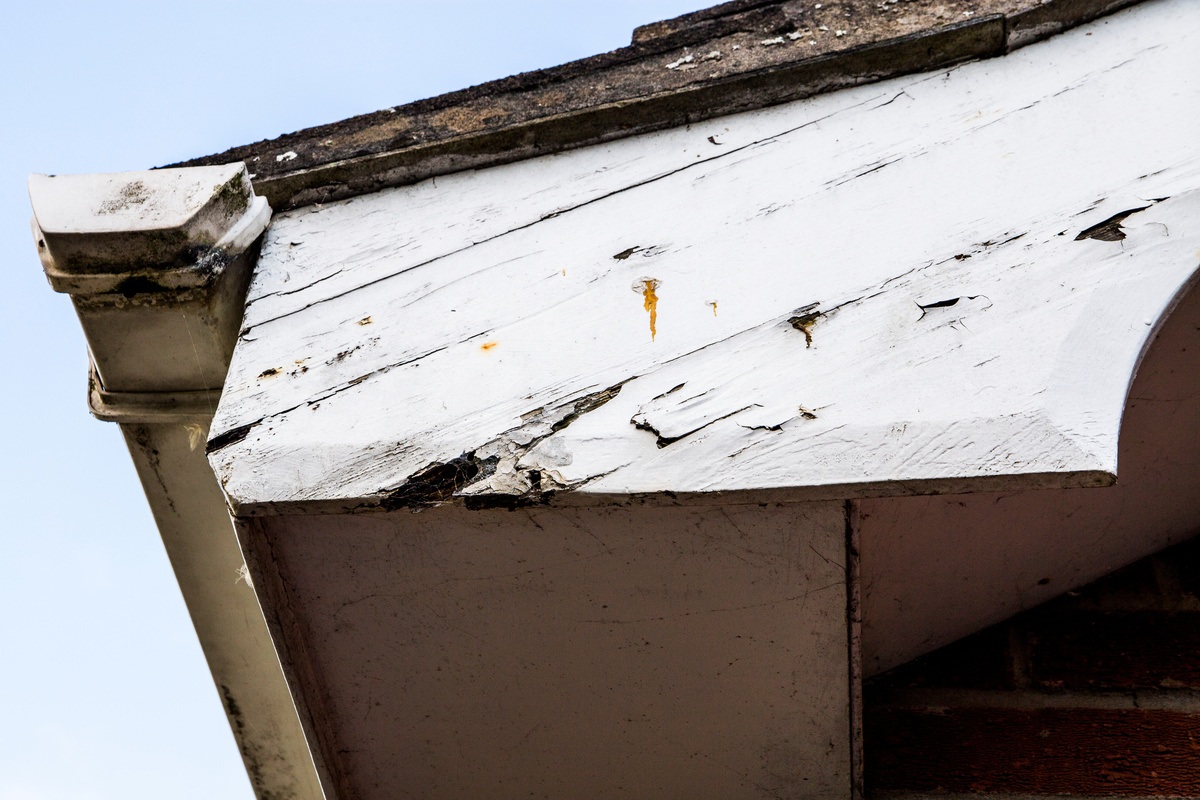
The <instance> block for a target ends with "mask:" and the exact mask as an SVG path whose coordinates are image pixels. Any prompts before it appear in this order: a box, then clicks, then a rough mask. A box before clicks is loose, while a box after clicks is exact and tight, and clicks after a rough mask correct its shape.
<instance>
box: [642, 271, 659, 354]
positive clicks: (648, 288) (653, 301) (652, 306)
mask: <svg viewBox="0 0 1200 800" xmlns="http://www.w3.org/2000/svg"><path fill="white" fill-rule="evenodd" d="M642 284H643V286H644V287H645V288H644V289H642V298H643V300H644V302H643V303H642V305H643V307H644V308H645V309H646V310H647V311H649V312H650V341H654V335H655V334H656V333H657V330H656V329H655V325H656V324H657V323H658V295H657V294H655V293H654V290H655V289H657V288H658V281H656V280H654V279H653V278H646V279H645V280H643V281H642Z"/></svg>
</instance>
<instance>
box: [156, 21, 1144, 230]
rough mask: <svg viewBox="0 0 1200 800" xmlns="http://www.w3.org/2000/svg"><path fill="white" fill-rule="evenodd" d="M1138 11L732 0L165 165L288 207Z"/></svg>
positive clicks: (946, 60)
mask: <svg viewBox="0 0 1200 800" xmlns="http://www.w3.org/2000/svg"><path fill="white" fill-rule="evenodd" d="M1144 1H1145V0H1048V1H1047V0H983V1H982V2H979V1H978V0H976V2H973V3H971V4H970V5H971V8H976V9H979V10H980V11H981V12H983V11H987V10H989V9H999V13H990V14H984V13H978V14H976V12H974V11H971V12H962V14H963V15H966V18H965V20H964V21H958V22H951V23H947V24H936V23H937V22H938V21H939V20H941V19H944V18H945V17H946V16H947V12H946V11H945V9H946V7H947V6H948V5H955V3H956V0H947V2H944V3H941V4H939V6H937V7H936V8H937V11H935V10H934V7H932V4H922V5H921V6H920V7H917V8H916V9H915V11H914V10H913V8H914V6H915V5H916V4H913V5H912V6H908V5H906V6H905V7H904V10H905V11H906V12H908V13H909V14H910V16H909V17H908V18H906V19H907V20H911V19H913V16H912V15H914V14H915V15H916V16H915V19H916V24H920V29H919V30H917V31H916V32H911V33H906V34H902V35H893V34H894V32H895V29H896V25H895V24H894V22H895V20H894V17H887V15H886V14H885V13H884V12H883V11H881V10H879V9H886V8H888V4H887V3H886V2H885V3H883V4H881V5H876V3H874V2H872V0H843V2H841V3H840V4H837V3H829V4H826V5H828V6H831V7H833V8H836V9H839V10H840V9H846V11H845V12H844V13H845V14H846V15H847V16H850V12H854V13H855V14H857V21H858V22H860V23H862V25H863V26H864V27H860V28H859V29H857V30H855V31H854V32H853V33H852V34H851V32H849V31H835V32H836V33H837V37H836V38H831V37H829V36H828V34H830V33H831V31H829V30H828V26H817V25H815V24H814V23H816V22H819V21H820V18H819V16H818V15H819V14H820V13H821V12H818V11H815V10H812V9H809V10H807V11H806V10H804V9H802V8H800V7H799V5H798V4H793V3H792V2H790V0H784V2H775V3H763V2H761V0H740V1H739V0H735V2H732V3H725V4H722V5H720V6H716V7H714V8H712V9H709V10H707V11H702V12H694V13H693V14H688V15H684V16H683V17H679V18H676V19H675V20H666V21H664V22H659V23H652V24H651V25H645V26H641V27H640V28H638V29H637V31H635V33H634V43H633V44H632V45H630V46H628V47H625V48H621V49H619V50H615V51H613V52H611V53H606V54H602V55H598V56H592V57H590V58H586V59H582V60H579V61H575V62H571V63H569V64H566V65H563V66H560V67H554V68H550V69H546V70H539V71H537V72H530V73H524V74H522V75H517V76H513V77H510V78H504V79H501V80H497V81H492V82H489V83H485V84H481V85H479V86H477V87H474V88H471V89H465V90H461V91H458V92H452V93H450V94H445V95H441V96H438V97H434V98H429V99H425V100H419V101H416V102H414V103H410V104H407V105H404V106H398V107H396V108H392V109H385V110H384V111H380V112H376V113H373V114H367V115H363V116H359V117H353V118H351V119H348V120H344V121H342V122H339V123H334V124H331V125H323V126H319V127H315V128H309V129H306V130H303V131H299V132H297V133H292V134H287V135H284V136H281V137H278V138H276V139H272V140H264V141H261V142H258V143H255V144H252V145H247V146H244V147H237V148H233V149H231V150H227V151H225V152H223V153H220V154H217V155H214V156H207V157H204V158H198V159H194V160H191V161H187V162H182V163H180V164H175V165H171V166H200V165H208V164H217V163H228V162H230V161H239V160H241V161H245V162H246V163H247V164H248V165H249V167H250V169H251V170H252V171H253V172H254V173H255V174H254V175H253V179H254V180H253V182H254V188H255V190H256V192H257V193H259V194H260V195H263V196H265V197H266V198H267V199H268V201H269V202H270V204H271V206H272V207H274V208H276V209H278V210H286V209H290V208H297V207H301V206H306V205H312V204H319V203H324V202H331V201H334V200H341V199H345V198H349V197H354V196H357V195H362V194H368V193H371V192H375V191H379V190H381V189H385V188H389V187H394V186H403V185H408V184H412V183H416V182H419V181H422V180H425V179H428V178H431V177H435V176H437V175H444V174H448V173H452V172H459V171H462V170H467V169H478V168H482V167H488V166H494V165H498V164H504V163H509V162H513V161H519V160H523V159H527V158H532V157H536V156H540V155H546V154H550V153H556V152H561V151H564V150H568V149H573V148H576V147H583V146H587V145H592V144H599V143H603V142H606V141H612V140H614V139H620V138H625V137H628V136H633V135H637V134H641V133H648V132H652V131H657V130H663V129H666V128H673V127H678V126H681V125H687V124H692V123H695V122H700V121H703V120H706V119H711V118H714V117H719V116H724V115H727V114H733V113H738V112H741V111H749V110H753V109H756V108H763V107H766V106H771V105H777V104H779V103H785V102H789V101H793V100H800V99H803V98H806V97H811V96H813V95H816V94H821V93H824V92H829V91H834V90H837V89H841V88H846V87H849V86H856V85H860V84H864V83H872V82H876V81H880V80H884V79H887V78H892V77H896V76H900V75H904V74H911V73H915V72H922V71H928V70H933V69H938V68H942V67H947V66H951V65H953V64H957V63H960V62H963V61H968V60H973V59H981V58H992V57H995V56H1001V55H1004V54H1006V53H1009V52H1012V51H1013V50H1015V49H1017V48H1019V47H1023V46H1025V45H1028V44H1031V43H1033V42H1036V41H1040V40H1042V39H1045V38H1048V37H1050V36H1053V35H1055V34H1057V33H1060V32H1062V31H1065V30H1068V29H1070V28H1073V27H1076V26H1078V25H1081V24H1084V23H1086V22H1090V21H1092V20H1094V19H1097V18H1099V17H1101V16H1104V15H1106V14H1109V13H1112V12H1114V11H1117V10H1119V9H1121V8H1124V7H1127V6H1130V5H1134V4H1136V3H1140V2H1144ZM961 2H965V0H960V4H961ZM817 8H820V6H819V5H818V6H817ZM957 18H958V19H960V20H963V17H957ZM912 24H914V23H911V21H910V27H911V25H912ZM785 28H790V29H791V30H790V31H784V29H785ZM818 30H820V31H823V33H820V34H818V33H817V32H816V31H818ZM864 31H865V32H864ZM775 33H778V34H779V35H778V36H775V37H773V38H769V39H762V36H763V35H769V34H775ZM844 34H846V35H845V36H844V39H843V35H844ZM810 35H811V36H813V37H822V38H821V40H820V41H818V39H817V38H813V39H811V40H808V38H807V37H808V36H810ZM801 39H804V40H805V41H798V40H801ZM806 42H807V43H808V44H809V45H810V46H809V47H808V49H800V48H798V47H789V46H788V45H795V44H805V43H806ZM773 44H777V45H782V46H774V47H773V46H770V45H773ZM710 47H713V48H714V49H713V50H709V51H708V52H707V53H706V54H700V51H703V50H708V48H710ZM730 48H731V49H730ZM722 50H724V52H725V53H726V54H728V55H729V56H730V57H729V58H725V59H722V58H721V53H722ZM732 51H739V52H737V53H736V54H735V53H734V52H732ZM698 54H699V58H697V55H698ZM714 55H715V58H712V57H713V56H714ZM672 57H674V58H672ZM706 59H708V60H710V61H711V63H708V64H706V63H704V62H705V61H706ZM660 62H661V63H660ZM701 66H703V69H700V68H698V67H701ZM699 72H705V73H707V74H706V75H704V76H699V77H692V76H695V75H697V73H699Z"/></svg>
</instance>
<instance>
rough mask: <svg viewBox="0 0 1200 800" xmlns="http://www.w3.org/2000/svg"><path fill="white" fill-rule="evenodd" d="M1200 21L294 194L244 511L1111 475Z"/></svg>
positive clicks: (1165, 236) (1163, 294)
mask: <svg viewBox="0 0 1200 800" xmlns="http://www.w3.org/2000/svg"><path fill="white" fill-rule="evenodd" d="M1198 22H1200V20H1197V16H1196V11H1195V8H1194V6H1190V5H1188V4H1186V3H1181V2H1169V1H1166V2H1159V3H1153V4H1147V5H1145V6H1140V7H1137V8H1134V9H1130V10H1127V11H1126V12H1124V13H1123V14H1122V15H1120V16H1118V17H1114V18H1113V19H1112V20H1110V21H1108V22H1107V23H1106V24H1097V25H1093V26H1089V27H1088V28H1087V29H1086V30H1085V29H1080V30H1077V31H1074V32H1071V33H1069V34H1066V35H1064V36H1063V37H1058V38H1055V39H1053V40H1051V41H1048V42H1045V43H1042V44H1040V45H1038V46H1037V47H1034V48H1029V49H1025V50H1023V51H1021V52H1020V53H1016V54H1013V55H1011V56H1009V57H1008V58H1006V59H1003V60H1000V61H990V62H978V63H973V64H967V65H963V66H960V67H955V68H952V69H949V70H943V71H940V72H934V73H928V74H925V75H918V76H913V77H908V78H899V79H893V80H891V81H888V82H885V83H882V84H876V85H873V86H867V87H859V88H855V89H850V90H846V91H843V92H838V93H834V94H830V95H822V96H818V97H814V98H811V99H809V100H805V101H800V102H795V103H791V104H787V105H784V106H779V107H776V108H773V109H763V110H759V111H754V112H748V113H745V114H741V115H735V116H730V117H725V118H722V119H719V120H714V121H712V122H709V123H706V124H703V125H694V126H691V127H688V128H682V129H675V130H671V131H666V132H662V133H659V134H650V135H643V136H640V137H635V138H632V139H625V140H623V141H621V142H616V143H611V144H608V145H603V146H596V147H592V148H585V149H582V150H578V151H575V152H573V153H569V154H563V155H560V156H556V157H555V158H554V159H548V158H543V159H533V160H530V161H525V162H521V163H519V164H512V165H508V166H504V167H498V168H494V169H490V170H483V171H479V172H476V173H472V174H465V175H458V176H451V177H448V178H444V179H442V180H440V181H438V182H437V183H436V185H434V183H433V182H429V183H425V184H421V185H419V186H415V187H408V188H403V189H397V190H390V191H385V192H380V193H377V194H375V195H371V196H367V197H361V198H356V199H352V200H349V201H346V202H342V203H335V204H329V205H326V206H324V207H322V208H320V209H300V210H297V211H294V212H290V213H287V214H284V215H281V216H280V217H279V218H277V220H276V222H275V224H274V225H273V227H272V231H271V233H270V235H269V236H268V239H267V243H266V248H265V251H264V256H263V259H262V260H261V261H260V266H259V273H258V276H257V278H256V283H255V286H254V288H253V289H252V291H251V295H250V297H249V298H248V308H247V313H246V320H245V324H244V327H243V331H242V337H241V341H240V342H239V345H238V350H237V353H236V354H235V358H234V363H233V366H232V369H231V375H230V381H229V383H228V384H227V386H226V393H225V396H224V398H223V400H222V406H221V409H220V411H219V413H218V417H217V421H216V423H215V425H214V429H213V438H212V439H211V440H210V442H209V450H210V454H211V456H210V457H211V460H212V463H213V465H214V469H215V470H216V471H217V474H218V476H219V477H220V478H221V480H222V482H223V484H224V485H225V488H226V491H227V492H228V493H229V495H230V498H231V502H233V503H234V506H235V508H236V509H237V511H238V513H240V514H250V515H252V514H276V513H315V512H329V511H358V510H369V509H372V508H375V509H389V508H400V507H406V506H421V505H426V504H430V503H434V504H436V503H441V502H447V501H457V502H465V503H467V504H471V505H476V506H487V505H493V504H500V505H510V506H511V505H522V504H526V503H531V502H532V503H541V502H554V503H571V502H584V503H587V502H601V503H607V502H613V501H618V500H620V501H624V500H628V499H631V498H633V499H638V498H640V499H644V500H647V501H650V502H678V501H680V500H687V499H691V498H696V497H703V496H708V497H711V496H713V493H735V495H736V497H739V498H742V499H744V500H748V501H752V500H755V499H759V498H762V497H772V498H775V497H779V496H784V497H790V498H792V499H816V498H846V497H860V496H872V495H885V494H904V493H941V492H961V491H971V490H975V491H979V490H989V489H997V488H1014V487H1063V486H1086V485H1104V484H1106V483H1108V482H1111V481H1112V480H1113V477H1114V476H1115V474H1116V469H1117V465H1116V452H1117V448H1116V443H1117V436H1118V431H1119V425H1120V419H1121V412H1122V409H1123V407H1124V399H1125V394H1126V391H1127V389H1128V386H1129V382H1130V380H1131V377H1132V375H1133V374H1134V372H1135V371H1136V367H1137V364H1138V362H1139V359H1140V357H1141V354H1142V352H1143V350H1144V348H1145V346H1146V345H1147V343H1148V342H1149V341H1150V339H1151V338H1152V335H1153V332H1154V330H1155V328H1156V326H1157V324H1158V323H1159V322H1160V321H1161V320H1162V319H1163V317H1164V316H1165V315H1166V314H1167V313H1169V311H1170V309H1171V307H1172V306H1173V304H1174V302H1176V300H1177V299H1178V297H1179V296H1180V295H1181V293H1182V292H1184V291H1185V290H1186V289H1187V288H1188V287H1189V286H1190V284H1191V281H1192V280H1193V276H1194V273H1195V269H1196V258H1195V252H1196V247H1197V241H1198V236H1200V231H1197V229H1196V227H1195V225H1196V222H1195V220H1196V219H1197V213H1196V212H1197V206H1198V205H1200V194H1197V191H1196V190H1197V186H1196V182H1195V180H1194V178H1193V177H1192V171H1193V170H1194V164H1195V163H1196V159H1197V152H1196V150H1197V146H1196V144H1195V137H1193V136H1191V135H1190V131H1189V128H1188V125H1187V124H1186V123H1187V121H1188V119H1190V117H1191V110H1192V109H1194V108H1195V107H1200V99H1198V98H1197V92H1198V91H1200V89H1198V87H1197V84H1196V81H1195V79H1194V78H1193V77H1192V76H1193V75H1195V74H1196V72H1197V71H1196V69H1195V66H1196V57H1195V55H1194V51H1193V50H1192V49H1190V48H1189V46H1188V43H1187V39H1186V34H1185V33H1184V32H1185V31H1187V30H1191V29H1193V28H1194V27H1195V26H1196V25H1197V24H1198ZM1164 31H1169V32H1170V33H1169V35H1167V34H1164ZM1161 75H1171V76H1172V78H1173V80H1172V81H1170V82H1167V81H1162V80H1160V79H1159V78H1158V76H1161ZM1114 104H1120V108H1121V111H1120V114H1114V113H1112V111H1111V108H1112V106H1113V105H1114ZM1048 134H1050V135H1048ZM630 289H633V292H631V291H630ZM651 295H653V296H651ZM714 304H715V305H714ZM655 319H657V328H656V329H655V327H654V326H655Z"/></svg>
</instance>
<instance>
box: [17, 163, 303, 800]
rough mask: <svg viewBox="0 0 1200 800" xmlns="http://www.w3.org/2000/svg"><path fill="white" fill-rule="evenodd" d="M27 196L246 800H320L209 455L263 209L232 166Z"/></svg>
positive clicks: (51, 180)
mask: <svg viewBox="0 0 1200 800" xmlns="http://www.w3.org/2000/svg"><path fill="white" fill-rule="evenodd" d="M29 194H30V200H31V201H32V205H33V233H34V239H35V241H36V242H37V248H38V254H39V256H40V257H41V261H42V266H43V268H44V269H45V272H46V276H47V278H48V279H49V281H50V284H51V286H52V287H53V288H54V289H55V290H56V291H59V292H64V293H67V294H70V295H71V300H72V302H73V303H74V305H75V310H76V313H77V314H78V316H79V321H80V323H81V325H82V326H83V331H84V335H85V336H86V338H87V342H88V349H89V352H90V355H91V375H90V379H89V392H88V402H89V405H90V407H91V411H92V413H93V414H94V415H95V416H96V417H97V418H98V419H102V420H106V421H111V422H117V423H118V424H120V426H121V432H122V434H123V435H124V437H125V442H126V444H127V446H128V447H129V452H130V455H131V457H132V458H133V462H134V466H135V468H136V469H137V473H138V477H139V478H140V479H141V482H142V487H143V489H144V490H145V492H146V499H147V500H148V501H149V504H150V508H151V511H152V512H153V514H154V519H155V522H156V523H157V525H158V529H159V532H160V533H161V535H162V539H163V545H164V546H165V548H166V551H167V555H168V557H169V558H170V561H171V566H172V568H173V569H174V571H175V576H176V579H177V580H178V582H179V588H180V591H181V592H182V594H183V598H184V602H185V603H186V604H187V608H188V612H189V614H190V615H191V618H192V623H193V625H194V626H195V629H196V635H197V637H198V638H199V640H200V645H201V647H202V649H203V650H204V655H205V658H206V659H207V661H208V666H209V670H210V671H211V673H212V676H213V682H214V683H215V685H216V688H217V691H218V693H219V695H220V697H221V703H222V705H223V706H224V708H225V713H226V716H227V718H228V719H229V724H230V727H231V729H232V730H233V735H234V739H235V740H236V741H237V745H238V749H239V750H240V752H241V755H242V760H243V762H244V764H245V766H246V771H247V773H248V775H249V777H250V782H251V784H252V786H253V788H254V791H255V794H256V796H257V797H259V798H261V800H273V799H281V798H295V800H320V798H322V797H323V796H324V795H323V793H322V790H321V786H320V783H319V780H318V778H317V769H316V765H315V764H314V762H313V758H312V755H311V753H310V751H309V748H308V745H307V742H306V738H305V735H304V730H303V727H302V725H301V722H300V717H299V715H298V713H297V710H296V708H295V705H294V703H293V700H292V696H291V692H290V691H289V689H288V685H287V682H286V680H285V679H284V676H283V672H282V670H281V668H280V665H279V659H278V657H277V656H276V653H275V648H274V645H273V644H272V642H271V637H270V635H269V633H268V630H267V626H266V623H265V620H264V618H263V614H262V610H261V608H260V607H259V604H258V600H257V598H256V596H255V593H254V590H253V587H252V586H251V585H250V580H249V578H248V573H247V572H246V567H245V561H244V559H243V557H242V552H241V548H240V546H239V544H238V540H237V536H236V534H235V532H234V527H233V523H232V520H231V518H230V513H229V509H228V506H227V505H226V502H225V497H224V494H223V493H222V491H221V489H220V487H219V486H218V484H217V481H216V479H215V477H214V476H213V473H212V469H211V468H210V467H209V465H208V463H207V461H206V460H205V456H204V441H205V439H206V438H207V436H208V427H209V424H210V423H211V421H212V415H213V412H214V411H215V410H216V407H217V401H218V399H219V398H220V393H221V386H222V384H223V383H224V380H225V373H226V371H227V369H228V366H229V359H230V357H231V355H232V353H233V345H234V343H235V341H236V338H237V330H238V326H239V323H240V321H241V318H242V311H243V309H244V306H245V295H246V288H247V286H248V284H249V281H250V275H251V271H252V268H253V265H254V262H255V260H256V258H257V254H258V248H259V245H260V243H261V238H262V234H263V231H265V230H266V227H267V223H268V222H269V221H270V217H271V209H270V207H269V206H268V204H267V201H266V200H265V199H264V198H262V197H257V196H256V195H255V193H254V190H253V188H252V187H251V185H250V180H249V178H248V177H247V173H246V170H245V168H244V166H243V165H241V164H233V165H224V166H214V167H203V168H196V169H186V170H158V171H154V172H128V173H121V174H115V175H79V176H61V177H54V176H47V175H34V176H31V177H30V179H29ZM239 576H240V577H241V579H240V580H239Z"/></svg>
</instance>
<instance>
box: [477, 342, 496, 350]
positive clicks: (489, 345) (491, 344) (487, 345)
mask: <svg viewBox="0 0 1200 800" xmlns="http://www.w3.org/2000/svg"><path fill="white" fill-rule="evenodd" d="M498 344H500V343H499V342H484V343H483V344H481V345H479V349H480V350H491V349H492V348H493V347H495V346H496V345H498Z"/></svg>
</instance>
